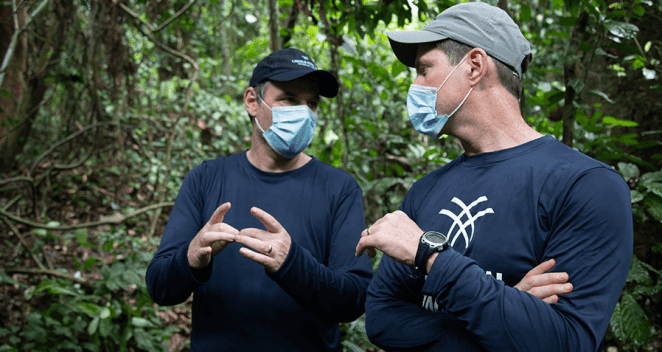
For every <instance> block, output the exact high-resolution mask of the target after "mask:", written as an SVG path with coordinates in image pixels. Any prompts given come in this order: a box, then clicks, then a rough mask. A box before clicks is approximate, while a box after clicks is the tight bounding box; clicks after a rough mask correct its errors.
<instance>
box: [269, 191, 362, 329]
mask: <svg viewBox="0 0 662 352" xmlns="http://www.w3.org/2000/svg"><path fill="white" fill-rule="evenodd" d="M354 184H355V183H354ZM332 206H333V208H334V209H335V211H334V216H333V222H332V223H333V224H332V236H331V238H330V243H329V248H330V249H329V255H328V258H329V260H328V261H329V262H328V264H327V265H323V264H322V263H320V262H319V261H318V260H317V259H315V258H314V257H313V255H312V254H311V253H310V252H309V251H308V250H306V249H305V248H303V247H301V246H299V245H297V244H296V243H295V242H292V245H291V247H290V252H289V253H288V256H287V258H286V259H285V262H284V263H283V265H282V266H281V268H280V269H279V270H278V271H277V272H275V273H274V274H272V275H270V277H271V278H272V279H273V280H274V281H275V282H276V283H277V284H278V285H279V286H280V287H281V288H282V289H283V290H285V292H287V293H288V294H289V295H290V296H291V297H292V298H293V299H294V300H295V301H296V302H297V303H299V304H300V305H301V306H302V307H304V308H305V309H306V310H307V311H309V312H310V313H312V314H314V315H315V316H317V317H319V318H320V319H323V320H327V321H331V322H347V321H352V320H355V319H356V318H358V317H359V316H361V314H363V312H364V311H365V298H366V290H367V287H368V284H369V283H370V280H371V279H372V262H371V260H370V258H368V256H367V255H363V256H361V257H360V258H356V256H355V255H354V253H355V248H356V244H357V243H358V241H359V239H360V237H361V232H362V231H363V229H365V218H364V215H363V197H362V193H361V189H360V188H359V187H358V185H356V186H355V187H353V188H352V189H351V190H350V191H347V192H346V193H345V194H342V197H340V199H339V201H338V203H337V204H335V205H332Z"/></svg>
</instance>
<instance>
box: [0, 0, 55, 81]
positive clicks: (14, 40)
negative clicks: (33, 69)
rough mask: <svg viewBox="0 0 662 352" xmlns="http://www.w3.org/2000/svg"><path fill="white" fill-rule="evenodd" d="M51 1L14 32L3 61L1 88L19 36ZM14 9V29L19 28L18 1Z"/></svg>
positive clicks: (43, 4)
mask: <svg viewBox="0 0 662 352" xmlns="http://www.w3.org/2000/svg"><path fill="white" fill-rule="evenodd" d="M50 1H51V0H44V1H43V2H42V3H41V4H40V5H39V6H38V7H37V8H36V9H35V10H34V11H32V13H31V14H30V17H28V19H27V20H26V21H25V24H24V25H23V27H21V28H19V29H17V30H15V31H14V34H13V35H12V36H11V42H10V43H9V48H8V49H7V52H6V53H5V58H4V59H3V60H2V67H0V87H1V86H2V81H3V80H4V79H5V70H7V66H9V62H10V61H11V58H12V56H13V55H14V50H15V49H16V43H17V42H18V36H19V35H21V33H23V31H25V30H26V29H27V28H28V26H29V25H30V23H31V22H32V19H33V18H35V16H37V15H38V14H39V12H41V10H42V9H43V8H44V7H46V5H48V3H49V2H50ZM12 5H13V6H12V7H13V10H14V27H16V28H18V14H17V8H16V1H15V0H14V1H12Z"/></svg>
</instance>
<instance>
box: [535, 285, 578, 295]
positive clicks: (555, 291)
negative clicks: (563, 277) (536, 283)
mask: <svg viewBox="0 0 662 352" xmlns="http://www.w3.org/2000/svg"><path fill="white" fill-rule="evenodd" d="M572 289H573V287H572V284H561V285H547V286H541V287H534V288H532V289H531V290H529V291H528V292H529V293H530V294H532V295H534V296H536V297H538V298H540V299H545V298H547V297H551V296H556V295H562V294H567V293H570V292H572Z"/></svg>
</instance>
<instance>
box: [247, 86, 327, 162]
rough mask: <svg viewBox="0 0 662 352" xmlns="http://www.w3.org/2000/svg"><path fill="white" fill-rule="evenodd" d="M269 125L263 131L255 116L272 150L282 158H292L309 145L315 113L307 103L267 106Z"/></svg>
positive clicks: (313, 131)
mask: <svg viewBox="0 0 662 352" xmlns="http://www.w3.org/2000/svg"><path fill="white" fill-rule="evenodd" d="M260 101H261V102H262V103H263V104H264V106H266V107H267V108H269V110H271V127H269V129H268V130H267V131H266V132H265V131H264V130H263V129H262V127H261V126H260V123H259V122H257V117H256V118H255V123H257V127H258V128H259V129H260V131H262V135H263V136H264V139H266V141H267V143H269V145H270V146H271V148H272V149H273V150H275V151H276V153H278V154H279V155H281V156H282V157H284V158H288V159H291V158H294V157H295V156H297V154H299V153H301V152H302V151H303V150H304V149H306V148H307V147H308V145H310V142H312V141H313V136H314V135H315V126H316V124H317V114H316V113H315V112H313V110H311V109H310V108H309V107H308V106H307V105H297V106H277V107H275V108H273V109H272V108H271V107H269V105H267V103H265V102H264V100H262V98H260Z"/></svg>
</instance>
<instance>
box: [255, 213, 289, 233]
mask: <svg viewBox="0 0 662 352" xmlns="http://www.w3.org/2000/svg"><path fill="white" fill-rule="evenodd" d="M251 214H253V216H255V217H256V218H257V219H258V220H260V222H261V223H262V224H263V225H264V227H265V228H266V229H267V231H269V232H273V233H276V232H280V230H282V229H283V226H281V224H280V223H279V222H278V220H276V219H275V218H274V217H273V216H271V214H269V213H267V212H266V211H264V210H262V209H260V208H258V207H252V208H251Z"/></svg>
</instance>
